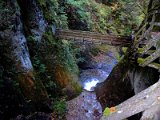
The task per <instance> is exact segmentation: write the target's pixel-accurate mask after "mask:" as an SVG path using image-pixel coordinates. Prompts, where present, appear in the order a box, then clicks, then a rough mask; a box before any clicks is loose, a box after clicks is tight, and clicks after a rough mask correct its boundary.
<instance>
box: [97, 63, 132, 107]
mask: <svg viewBox="0 0 160 120" xmlns="http://www.w3.org/2000/svg"><path fill="white" fill-rule="evenodd" d="M122 61H123V60H122ZM122 61H121V62H119V63H118V64H117V65H116V66H115V67H114V68H113V70H112V72H111V74H110V75H109V76H108V78H107V79H106V80H105V81H104V82H102V83H100V84H98V85H97V87H96V88H95V92H96V95H97V99H98V101H100V103H101V105H102V107H103V109H104V108H105V107H112V106H115V105H117V104H119V103H121V102H122V101H124V100H126V99H127V98H129V97H131V96H132V95H133V90H132V87H131V84H130V80H129V78H128V77H127V72H128V68H129V66H128V64H123V63H122Z"/></svg>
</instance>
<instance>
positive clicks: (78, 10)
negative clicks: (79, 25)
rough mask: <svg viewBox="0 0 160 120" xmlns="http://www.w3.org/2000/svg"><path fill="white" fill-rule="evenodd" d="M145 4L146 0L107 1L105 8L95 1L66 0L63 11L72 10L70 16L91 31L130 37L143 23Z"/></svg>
mask: <svg viewBox="0 0 160 120" xmlns="http://www.w3.org/2000/svg"><path fill="white" fill-rule="evenodd" d="M147 2H148V0H147V1H144V0H143V1H139V0H119V1H117V0H114V1H107V2H106V3H109V6H107V5H104V4H101V3H97V2H96V1H95V0H66V2H65V9H69V8H72V11H71V14H73V16H74V17H75V18H76V19H79V20H80V21H82V22H84V23H86V24H87V26H88V29H89V30H91V31H98V32H102V33H106V32H111V33H113V34H119V35H130V34H131V32H132V30H133V29H135V28H136V27H137V26H139V25H140V24H141V22H142V21H143V19H144V16H145V14H146V11H147V10H146V8H147Z"/></svg>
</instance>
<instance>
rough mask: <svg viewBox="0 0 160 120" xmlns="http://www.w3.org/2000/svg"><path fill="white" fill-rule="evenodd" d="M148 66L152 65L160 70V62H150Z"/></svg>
mask: <svg viewBox="0 0 160 120" xmlns="http://www.w3.org/2000/svg"><path fill="white" fill-rule="evenodd" d="M147 66H148V67H152V68H155V69H157V70H158V71H160V64H159V63H154V62H153V63H150V64H148V65H147Z"/></svg>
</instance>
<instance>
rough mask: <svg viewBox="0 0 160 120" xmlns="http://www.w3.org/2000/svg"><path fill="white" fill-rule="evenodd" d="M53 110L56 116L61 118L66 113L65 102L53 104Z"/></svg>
mask: <svg viewBox="0 0 160 120" xmlns="http://www.w3.org/2000/svg"><path fill="white" fill-rule="evenodd" d="M53 109H54V111H55V112H56V114H57V115H59V116H61V117H63V116H64V115H65V112H66V102H65V100H64V99H61V100H58V101H55V102H54V105H53Z"/></svg>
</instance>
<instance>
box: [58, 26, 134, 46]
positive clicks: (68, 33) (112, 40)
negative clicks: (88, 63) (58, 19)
mask: <svg viewBox="0 0 160 120" xmlns="http://www.w3.org/2000/svg"><path fill="white" fill-rule="evenodd" d="M56 37H58V38H61V39H66V40H72V41H74V42H75V43H80V44H108V45H113V46H129V45H130V44H131V42H132V41H131V39H130V38H129V37H127V36H115V35H107V34H101V33H97V32H89V31H79V30H62V29H57V30H56Z"/></svg>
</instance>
